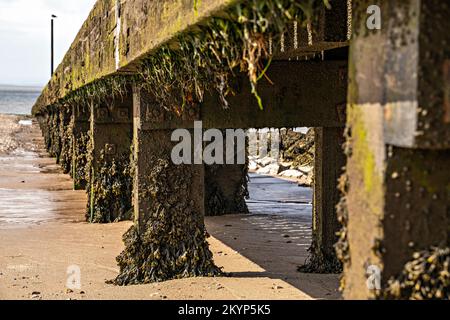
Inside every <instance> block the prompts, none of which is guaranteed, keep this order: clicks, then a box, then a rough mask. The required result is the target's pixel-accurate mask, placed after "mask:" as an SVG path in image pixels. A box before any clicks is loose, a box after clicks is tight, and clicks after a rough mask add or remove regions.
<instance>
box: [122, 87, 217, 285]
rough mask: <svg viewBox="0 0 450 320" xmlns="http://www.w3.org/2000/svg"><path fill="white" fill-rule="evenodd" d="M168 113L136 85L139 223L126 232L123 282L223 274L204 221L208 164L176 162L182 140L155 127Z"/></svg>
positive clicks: (135, 130) (136, 210)
mask: <svg viewBox="0 0 450 320" xmlns="http://www.w3.org/2000/svg"><path fill="white" fill-rule="evenodd" d="M166 113H167V111H164V110H163V109H162V108H160V107H159V106H158V105H157V104H156V103H155V102H154V101H153V99H152V98H151V97H150V96H149V95H148V94H146V93H145V92H141V91H140V90H139V89H135V92H134V157H135V161H136V171H135V180H134V195H133V201H134V211H135V225H134V226H133V227H132V228H131V229H130V231H128V233H127V234H126V235H125V236H124V241H125V245H126V249H125V251H124V252H123V253H122V254H121V255H120V256H119V257H118V262H119V266H120V275H119V276H118V277H117V279H116V281H115V282H116V284H119V285H130V284H138V283H149V282H157V281H164V280H170V279H175V278H182V277H191V276H214V275H217V274H219V269H218V268H217V267H216V266H215V265H214V263H213V260H212V253H211V252H210V250H209V248H208V243H207V241H206V231H205V225H204V221H203V218H204V211H205V205H204V192H205V186H204V175H205V173H204V172H205V167H204V165H203V164H198V165H194V164H181V165H176V164H174V163H173V162H172V161H171V152H172V149H173V147H174V146H175V145H176V144H177V143H175V142H172V141H171V135H172V132H173V130H171V129H155V128H154V126H155V124H157V123H164V124H168V121H167V122H165V119H167V118H166V115H167V114H166ZM188 117H189V116H188ZM192 123H193V121H192Z"/></svg>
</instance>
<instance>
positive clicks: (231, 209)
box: [205, 130, 249, 216]
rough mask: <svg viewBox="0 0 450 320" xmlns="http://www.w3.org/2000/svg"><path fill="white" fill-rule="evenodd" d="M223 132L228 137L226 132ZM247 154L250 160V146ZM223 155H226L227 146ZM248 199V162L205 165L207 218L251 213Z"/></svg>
mask: <svg viewBox="0 0 450 320" xmlns="http://www.w3.org/2000/svg"><path fill="white" fill-rule="evenodd" d="M222 132H223V136H224V137H226V130H222ZM238 152H239V151H238ZM245 152H246V159H248V146H246V150H245ZM223 154H224V155H226V145H224V152H223ZM248 197H249V193H248V161H247V162H246V164H230V165H227V164H223V165H221V164H213V165H205V215H206V216H220V215H226V214H246V213H249V211H248V207H247V203H246V199H247V198H248Z"/></svg>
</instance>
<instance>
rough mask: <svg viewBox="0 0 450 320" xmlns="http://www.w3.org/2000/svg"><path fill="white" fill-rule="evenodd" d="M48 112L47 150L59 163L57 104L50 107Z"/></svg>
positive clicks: (59, 139)
mask: <svg viewBox="0 0 450 320" xmlns="http://www.w3.org/2000/svg"><path fill="white" fill-rule="evenodd" d="M49 112H50V117H49V133H48V135H49V136H48V148H49V149H48V152H49V154H50V156H51V157H53V158H56V163H58V164H59V156H60V154H61V137H60V134H59V123H60V114H59V110H58V107H57V106H53V107H51V108H50V109H49Z"/></svg>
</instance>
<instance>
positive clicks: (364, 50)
mask: <svg viewBox="0 0 450 320" xmlns="http://www.w3.org/2000/svg"><path fill="white" fill-rule="evenodd" d="M369 5H379V6H380V8H381V10H382V12H381V18H382V28H381V30H368V28H367V26H366V21H367V8H368V6H369ZM353 12H354V23H355V24H354V37H353V39H352V50H351V66H350V74H351V75H352V81H353V83H352V94H353V96H354V97H355V98H354V99H353V100H354V103H358V104H360V105H364V104H367V105H372V106H373V107H377V108H380V110H382V113H383V128H384V138H383V139H384V141H385V142H386V143H388V144H392V145H395V146H398V147H411V148H422V149H423V148H426V149H447V148H449V147H450V116H449V115H450V62H449V59H448V57H449V56H450V46H449V45H448V44H449V43H450V34H449V33H448V31H447V30H449V28H450V20H449V19H448V16H449V14H450V5H449V4H448V3H447V2H445V1H438V0H432V1H423V0H408V1H380V0H378V1H358V2H354V10H353Z"/></svg>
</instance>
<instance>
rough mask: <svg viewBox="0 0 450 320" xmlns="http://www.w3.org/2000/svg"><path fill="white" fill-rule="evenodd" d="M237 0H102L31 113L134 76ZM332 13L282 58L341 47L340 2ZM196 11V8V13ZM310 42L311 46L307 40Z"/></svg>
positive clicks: (301, 36)
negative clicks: (109, 80)
mask: <svg viewBox="0 0 450 320" xmlns="http://www.w3.org/2000/svg"><path fill="white" fill-rule="evenodd" d="M239 2H241V1H240V0H202V1H196V0H170V1H162V0H158V1H149V0H120V1H119V0H101V1H97V2H96V4H95V6H94V8H93V9H92V11H91V12H90V14H89V17H88V19H87V20H86V21H85V22H84V24H83V26H82V28H81V30H80V31H79V33H78V35H77V37H76V38H75V40H74V41H73V43H72V45H71V47H70V49H69V51H68V52H67V53H66V55H65V57H64V59H63V61H62V63H61V64H60V65H59V66H58V68H57V69H56V71H55V73H54V75H53V77H52V79H51V80H50V82H49V83H48V85H47V86H46V88H45V89H44V90H43V92H42V94H41V96H40V97H39V99H38V100H37V102H36V104H35V106H34V108H33V114H36V113H38V112H39V111H43V110H44V108H45V107H46V106H48V105H51V104H54V103H55V102H57V101H58V100H59V99H61V98H63V97H65V96H66V95H67V94H69V93H71V92H73V91H75V90H77V89H79V88H81V87H83V86H85V85H87V84H90V83H92V82H94V81H96V80H99V79H101V78H103V77H106V76H111V75H114V74H120V73H130V72H136V70H137V68H138V66H139V64H140V62H141V61H142V59H143V58H145V57H146V56H148V55H150V54H152V53H153V52H154V51H155V50H157V49H158V48H159V47H160V46H161V45H163V44H166V43H168V42H170V41H172V40H173V39H174V38H175V36H176V35H178V34H181V33H186V32H191V31H195V29H196V26H197V25H200V24H204V23H205V22H206V21H207V19H208V18H211V17H214V16H221V15H224V11H225V10H226V9H227V8H229V7H231V6H233V5H236V4H237V3H239ZM333 6H334V9H333V10H332V11H325V9H323V10H322V12H321V13H320V17H319V18H320V19H319V21H318V23H317V25H315V26H314V28H313V29H312V32H311V36H309V35H308V34H304V33H305V32H306V31H301V32H302V33H300V34H299V36H298V37H297V40H298V41H297V42H298V43H297V46H298V47H297V48H292V46H293V45H294V41H293V40H294V39H293V38H292V41H290V40H289V39H288V40H287V41H290V42H291V44H292V46H291V45H289V43H287V44H286V53H285V54H284V56H280V58H281V59H288V58H294V57H295V56H297V55H300V54H301V53H302V52H312V51H315V52H320V51H322V50H328V49H332V48H336V47H341V46H343V45H346V40H347V39H346V37H347V32H348V30H347V28H346V25H347V19H346V16H347V7H346V1H345V0H339V1H338V0H336V1H333ZM195 8H196V9H195ZM310 37H311V38H312V39H313V40H312V41H313V42H312V43H310V41H309V38H310ZM287 38H289V35H287Z"/></svg>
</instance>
